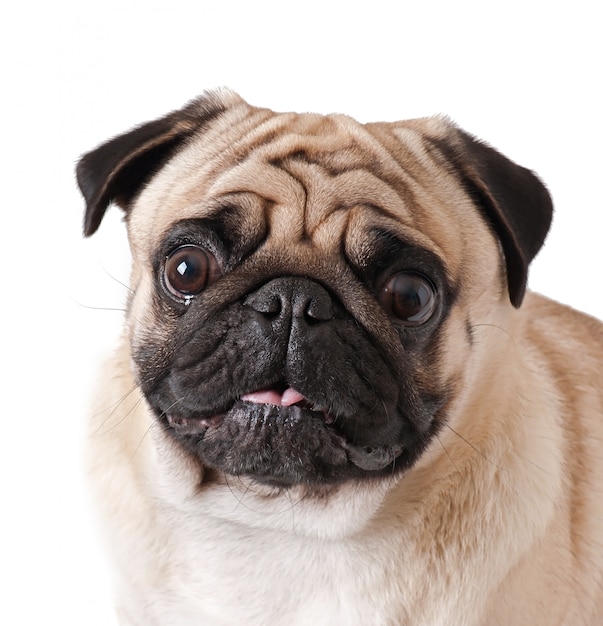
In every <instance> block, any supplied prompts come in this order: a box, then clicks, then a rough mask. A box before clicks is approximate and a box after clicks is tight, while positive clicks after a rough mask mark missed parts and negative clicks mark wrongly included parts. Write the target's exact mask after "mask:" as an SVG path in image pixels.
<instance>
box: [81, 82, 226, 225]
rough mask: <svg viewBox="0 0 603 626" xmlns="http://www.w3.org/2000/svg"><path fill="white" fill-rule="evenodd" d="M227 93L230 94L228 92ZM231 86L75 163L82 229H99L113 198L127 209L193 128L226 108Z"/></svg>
mask: <svg viewBox="0 0 603 626" xmlns="http://www.w3.org/2000/svg"><path fill="white" fill-rule="evenodd" d="M224 96H226V97H224ZM235 98H237V96H236V95H235V94H233V93H232V92H223V93H220V92H212V93H206V94H204V95H203V96H201V97H200V98H197V99H196V100H193V101H192V102H190V103H189V104H188V105H186V106H185V107H183V108H182V109H179V110H178V111H174V112H173V113H170V114H168V115H166V116H165V117H162V118H160V119H157V120H154V121H152V122H148V123H146V124H142V125H141V126H138V127H136V128H134V129H133V130H131V131H129V132H127V133H125V134H123V135H119V136H118V137H115V138H113V139H110V140H109V141H107V142H106V143H104V144H102V145H100V146H99V147H98V148H96V149H95V150H92V151H91V152H88V153H87V154H85V155H84V156H83V157H82V158H81V159H80V161H79V163H78V164H77V168H76V174H77V182H78V185H79V188H80V190H81V192H82V195H83V196H84V198H85V200H86V213H85V216H84V235H85V236H86V237H88V236H89V235H92V234H93V233H94V232H96V230H97V229H98V227H99V225H100V223H101V221H102V219H103V216H104V215H105V211H106V210H107V207H108V206H109V204H110V203H111V202H115V203H116V204H117V205H118V206H120V207H121V208H122V209H124V211H126V212H127V211H128V209H129V207H130V206H131V204H132V201H133V200H134V198H135V197H136V196H137V195H138V193H139V192H140V191H141V190H142V188H143V187H144V185H145V184H146V183H147V182H148V181H149V179H150V178H151V176H152V175H153V174H155V173H156V172H157V171H158V170H159V169H160V168H161V166H162V165H163V164H164V163H165V162H166V161H167V160H168V159H169V158H170V156H172V155H173V154H174V153H175V152H176V150H178V148H179V147H180V146H181V145H182V144H183V143H184V142H185V141H186V139H187V138H188V137H190V136H191V135H192V134H193V133H195V132H197V131H198V130H200V129H201V128H202V127H203V126H204V125H205V124H207V123H208V122H209V121H210V120H212V119H214V118H215V117H217V116H218V115H220V113H223V112H224V111H225V110H226V109H227V107H228V104H227V103H226V101H228V100H230V102H232V101H233V99H235Z"/></svg>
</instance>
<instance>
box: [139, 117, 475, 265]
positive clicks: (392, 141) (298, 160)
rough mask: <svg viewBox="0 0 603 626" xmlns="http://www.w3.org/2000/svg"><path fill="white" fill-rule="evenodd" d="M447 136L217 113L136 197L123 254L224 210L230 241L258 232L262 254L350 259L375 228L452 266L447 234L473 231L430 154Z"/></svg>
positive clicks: (408, 127)
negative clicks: (232, 227) (233, 221)
mask: <svg viewBox="0 0 603 626" xmlns="http://www.w3.org/2000/svg"><path fill="white" fill-rule="evenodd" d="M446 132H447V125H446V123H445V122H443V121H442V120H438V119H427V120H414V121H410V122H399V123H395V124H388V123H381V124H369V125H363V124H359V123H358V122H356V121H354V120H353V119H351V118H349V117H346V116H343V115H329V116H323V115H316V114H294V113H291V114H288V113H285V114H274V113H272V112H270V111H267V110H265V109H255V108H252V107H249V106H248V105H245V106H244V107H243V106H241V107H239V108H235V109H234V110H232V111H227V112H226V113H225V114H224V115H223V116H221V117H220V118H219V119H218V120H217V121H216V122H215V123H214V124H213V125H212V126H211V127H210V128H209V129H208V130H205V131H204V132H203V134H200V135H199V136H197V137H195V138H193V139H192V140H191V141H190V142H189V144H188V145H187V146H186V147H185V148H184V149H183V150H182V151H181V152H180V153H179V154H178V155H176V156H175V157H174V158H173V159H172V160H171V161H170V162H168V164H167V166H166V167H164V168H163V169H162V170H161V171H160V172H159V173H158V174H157V175H156V176H155V178H154V179H153V180H152V182H151V184H150V185H149V186H148V187H147V189H146V190H145V191H144V192H143V193H142V194H141V196H140V198H139V199H138V201H137V209H136V210H135V211H134V212H133V214H132V216H131V218H130V224H129V232H130V239H131V244H132V247H133V251H134V253H135V254H136V253H140V254H143V255H144V254H145V253H148V252H149V251H148V250H145V248H148V246H149V245H151V246H153V245H158V244H159V243H160V240H161V238H162V237H164V236H165V234H166V233H168V232H169V230H170V228H172V227H173V226H174V225H175V224H177V223H178V222H180V221H182V220H187V219H191V218H194V219H208V220H212V219H215V218H219V217H220V216H221V215H222V214H224V212H226V211H232V210H233V209H234V210H235V211H236V212H237V215H238V220H239V229H240V230H241V231H243V232H245V231H248V232H250V233H253V232H257V231H258V230H264V232H266V233H267V234H268V237H266V245H274V246H282V245H283V244H285V245H287V246H295V245H305V246H308V245H311V246H313V247H314V248H315V249H316V251H317V252H320V251H322V252H324V253H326V252H327V251H329V250H331V251H332V250H334V249H338V248H340V247H341V245H342V244H343V245H344V246H346V247H348V246H349V247H355V248H359V247H361V246H362V245H363V242H364V241H365V240H366V232H367V230H369V229H373V230H374V229H375V228H382V229H383V230H385V231H388V232H391V233H392V234H393V235H395V236H397V237H399V238H401V239H405V240H409V242H410V243H413V244H415V245H418V246H421V247H424V248H427V249H430V250H431V251H432V252H434V253H435V254H438V255H439V256H440V257H445V258H447V260H448V262H449V263H450V262H451V263H453V264H454V254H453V251H454V252H456V251H458V250H459V249H460V247H461V244H462V241H460V238H461V237H462V232H461V231H460V230H459V229H458V228H455V227H454V224H459V225H460V224H461V223H462V222H467V221H468V220H469V221H471V220H472V219H473V220H475V222H479V220H478V218H477V215H476V212H475V211H473V210H469V211H467V205H469V204H470V200H469V199H468V198H467V196H466V195H465V194H464V192H463V191H462V189H461V188H460V186H459V185H458V183H457V181H456V179H455V178H454V177H453V176H452V175H451V174H449V173H448V171H447V169H446V168H445V167H442V164H441V163H439V162H438V158H439V157H438V156H437V155H436V154H434V153H432V152H431V151H430V149H429V142H428V141H427V140H426V136H427V134H428V133H431V134H432V135H434V134H436V135H437V134H439V135H441V134H443V133H446ZM472 215H473V216H474V217H473V218H472V217H471V216H472ZM451 224H452V225H453V226H452V227H451V226H450V225H451ZM467 226H468V227H469V228H472V225H471V224H469V225H467ZM356 253H357V254H358V251H356Z"/></svg>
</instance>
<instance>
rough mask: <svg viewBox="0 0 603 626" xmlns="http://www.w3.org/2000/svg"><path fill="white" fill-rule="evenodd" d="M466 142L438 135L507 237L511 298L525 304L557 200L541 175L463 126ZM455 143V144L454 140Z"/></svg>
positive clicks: (477, 200) (504, 244)
mask: <svg viewBox="0 0 603 626" xmlns="http://www.w3.org/2000/svg"><path fill="white" fill-rule="evenodd" d="M457 137H458V138H460V141H459V142H458V143H457V141H454V142H443V141H441V140H439V141H438V140H436V141H435V142H434V143H435V144H436V145H437V147H438V149H439V150H440V151H442V152H444V153H445V156H446V157H447V158H448V160H449V161H451V162H452V163H453V164H454V166H455V168H456V170H457V171H458V172H460V174H461V181H462V183H463V185H464V186H465V188H466V189H467V191H468V193H469V194H470V195H471V196H472V197H473V199H474V201H475V203H476V205H477V206H478V207H479V209H480V210H481V211H482V214H483V216H484V218H485V219H486V221H487V222H488V224H490V226H491V228H492V229H493V231H494V232H495V234H496V235H497V237H498V239H499V240H500V242H501V245H502V250H503V253H504V256H505V262H506V269H507V284H508V289H509V297H510V300H511V303H512V304H513V306H515V307H516V308H519V306H521V303H522V301H523V297H524V295H525V291H526V285H527V280H528V266H529V265H530V263H531V262H532V260H533V258H534V257H535V256H536V254H537V253H538V251H539V250H540V248H541V247H542V244H543V243H544V240H545V237H546V235H547V232H548V230H549V227H550V225H551V220H552V217H553V203H552V200H551V197H550V195H549V192H548V191H547V189H546V187H545V186H544V185H543V184H542V182H541V181H540V179H539V178H538V177H537V176H536V175H535V174H534V173H533V172H531V171H530V170H528V169H526V168H524V167H521V166H519V165H517V164H515V163H513V162H512V161H510V160H509V159H507V158H506V157H504V156H503V155H502V154H500V153H499V152H497V151H496V150H494V149H493V148H491V147H490V146H488V145H487V144H485V143H483V142H481V141H479V140H477V139H475V138H474V137H472V136H471V135H469V134H468V133H465V132H464V131H461V130H458V135H457ZM452 144H454V145H452Z"/></svg>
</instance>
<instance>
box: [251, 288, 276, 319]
mask: <svg viewBox="0 0 603 626" xmlns="http://www.w3.org/2000/svg"><path fill="white" fill-rule="evenodd" d="M244 304H245V305H246V306H248V307H251V308H252V309H253V310H254V311H257V312H258V313H261V314H262V315H264V316H266V317H267V318H275V317H278V316H279V315H280V314H281V311H282V310H283V304H282V300H281V298H279V297H278V296H277V295H275V294H263V293H253V294H251V295H249V296H247V298H246V299H245V302H244Z"/></svg>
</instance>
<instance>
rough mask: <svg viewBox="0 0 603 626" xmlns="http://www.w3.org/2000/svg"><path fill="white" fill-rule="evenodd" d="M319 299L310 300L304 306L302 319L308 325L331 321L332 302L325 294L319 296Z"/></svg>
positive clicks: (332, 313) (332, 312)
mask: <svg viewBox="0 0 603 626" xmlns="http://www.w3.org/2000/svg"><path fill="white" fill-rule="evenodd" d="M320 296H321V297H319V298H312V299H310V301H309V302H308V303H307V305H306V310H305V312H304V317H305V319H306V322H307V323H308V324H310V325H313V324H318V323H320V322H326V321H327V320H332V319H333V317H334V311H333V302H332V300H331V298H330V297H329V296H328V295H327V294H326V292H325V293H324V295H323V294H320Z"/></svg>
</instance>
